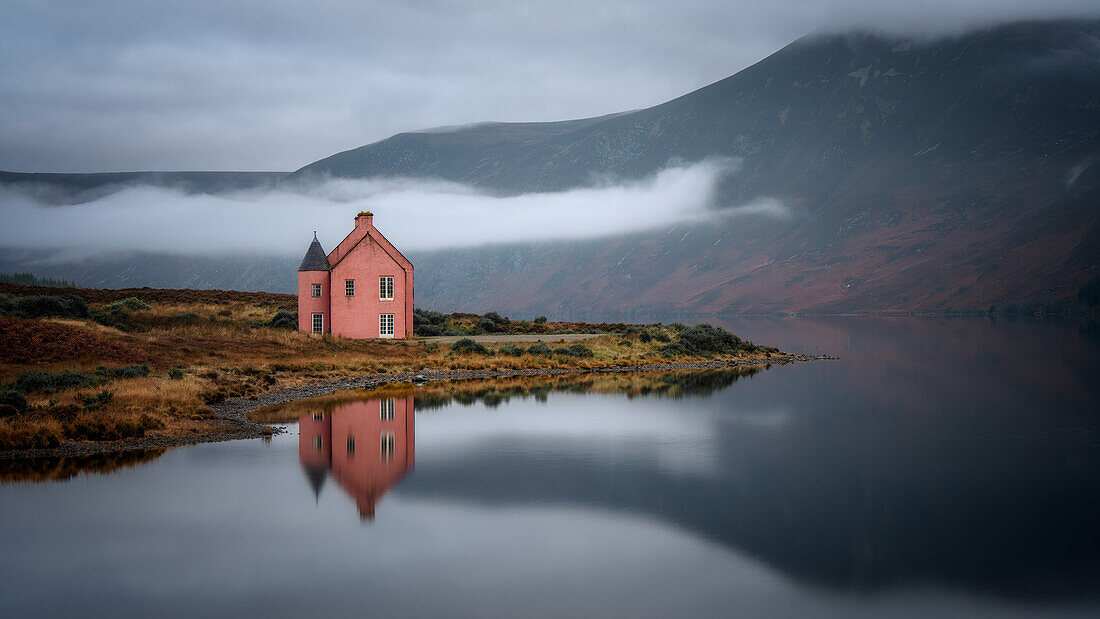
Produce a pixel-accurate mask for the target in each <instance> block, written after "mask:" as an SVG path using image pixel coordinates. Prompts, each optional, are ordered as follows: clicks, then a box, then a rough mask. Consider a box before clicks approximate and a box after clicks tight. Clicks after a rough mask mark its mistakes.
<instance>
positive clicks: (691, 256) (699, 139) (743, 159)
mask: <svg viewBox="0 0 1100 619" xmlns="http://www.w3.org/2000/svg"><path fill="white" fill-rule="evenodd" d="M708 157H729V158H732V159H735V160H737V161H739V162H740V168H739V171H738V172H737V173H735V174H733V175H730V176H729V177H727V178H726V179H725V180H724V181H723V182H722V184H721V186H720V188H719V191H718V194H717V196H716V197H715V209H716V211H717V212H722V211H723V210H725V209H729V208H731V207H736V206H738V205H741V204H745V203H747V202H750V201H752V200H754V199H757V198H761V197H769V198H775V199H779V200H781V201H782V202H783V203H784V204H786V205H787V206H788V207H789V208H790V210H791V212H792V217H790V218H789V219H786V220H780V219H768V218H761V217H747V216H746V217H734V218H719V219H717V221H716V222H714V223H710V224H707V225H694V226H689V225H679V226H675V227H673V228H671V229H663V230H654V231H651V232H647V233H639V234H633V235H629V236H622V237H613V238H605V239H600V240H596V241H586V242H573V243H539V244H528V245H520V244H509V243H507V242H506V241H507V239H502V244H500V245H497V246H493V247H488V248H478V249H463V250H448V251H441V252H432V253H420V254H414V255H411V256H410V258H412V259H413V262H414V263H415V264H416V267H417V304H418V305H420V306H425V307H434V308H437V309H442V310H482V311H484V310H488V309H495V310H498V311H506V312H526V313H530V314H540V313H584V312H595V313H598V312H641V313H646V312H653V313H661V312H699V313H721V312H731V313H732V312H866V311H932V312H935V311H947V310H986V309H990V308H1003V307H1005V306H1007V305H1011V304H1019V303H1024V304H1046V303H1053V304H1054V305H1057V304H1058V303H1060V302H1063V301H1065V300H1067V299H1075V298H1077V296H1078V294H1079V291H1080V290H1081V289H1082V287H1083V286H1085V285H1086V283H1087V282H1089V281H1090V280H1094V279H1095V278H1096V277H1097V276H1100V21H1047V22H1026V23H1016V24H1009V25H1004V26H999V27H995V28H990V29H986V30H981V31H976V32H971V33H968V34H965V35H960V36H956V37H951V38H943V39H939V40H906V39H903V38H897V37H887V36H880V35H876V34H869V33H852V34H847V35H830V36H810V37H805V38H803V39H800V40H798V41H796V42H794V43H792V44H791V45H789V46H787V47H785V48H784V49H782V50H780V51H778V52H776V53H775V54H773V55H771V56H770V57H768V58H766V59H764V60H762V61H761V62H759V63H757V64H755V65H753V66H751V67H749V68H747V69H745V70H743V71H741V72H739V73H737V74H736V75H734V76H732V77H729V78H727V79H724V80H722V81H720V82H717V83H715V84H712V85H710V86H707V87H705V88H702V89H700V90H697V91H695V92H692V93H690V94H687V95H684V96H683V97H680V98H678V99H674V100H672V101H669V102H667V103H664V104H661V105H658V106H655V107H652V108H648V109H643V110H637V111H632V112H624V113H621V114H615V115H610V116H604V117H600V118H592V119H583V120H573V121H566V122H547V123H482V124H477V125H470V126H464V127H457V128H447V129H437V130H430V131H419V132H410V133H402V134H399V135H396V136H393V137H391V138H389V139H386V140H382V141H380V142H376V143H374V144H369V145H366V146H363V147H360V148H357V149H354V150H350V151H347V152H343V153H339V154H336V155H333V156H331V157H327V158H325V159H322V160H320V161H317V162H315V163H312V164H310V165H308V166H305V167H304V168H302V169H300V170H297V171H296V172H294V173H292V174H291V175H289V176H288V177H287V178H286V179H284V180H279V179H278V178H273V177H264V176H256V177H236V180H235V181H234V182H237V181H240V182H244V181H247V182H256V183H275V182H279V183H288V184H293V183H298V182H303V181H306V180H308V179H310V178H316V177H326V176H334V177H340V178H375V177H393V176H407V177H422V178H442V179H447V180H451V181H456V182H461V183H466V184H469V185H472V186H475V187H479V188H482V189H484V190H486V191H491V192H493V193H498V194H519V193H524V192H531V191H560V190H566V189H570V188H575V187H581V186H586V185H588V184H591V183H593V182H594V181H593V179H594V178H599V179H604V180H606V179H608V178H620V179H637V178H642V177H646V176H649V175H652V174H654V173H655V172H657V171H659V170H661V169H662V168H664V167H666V166H668V165H669V164H670V162H688V163H690V162H696V161H700V160H703V159H706V158H708ZM257 174H260V173H257ZM273 176H274V175H273ZM232 178H233V177H226V179H222V180H227V181H228V180H230V179H232ZM97 180H98V179H97ZM0 182H6V181H4V178H3V177H2V175H0ZM20 182H22V181H20ZM165 182H167V181H165ZM194 182H195V183H197V184H196V186H197V187H198V186H206V187H209V185H203V183H202V182H200V181H199V180H195V181H194ZM211 182H213V181H211ZM67 186H76V185H67ZM104 186H109V184H101V185H97V187H98V189H95V191H102V190H103V189H102V188H103V187H104ZM89 191H91V190H89ZM62 194H63V195H71V194H65V193H64V192H62ZM75 195H77V196H80V195H86V194H80V193H79V192H77V193H76V194H75ZM66 199H68V200H70V201H71V200H72V198H62V199H60V200H59V201H60V202H64V201H65V200H66ZM592 208H593V209H599V208H600V205H599V204H593V205H592ZM476 224H477V222H471V225H476ZM204 260H205V259H202V258H194V259H191V258H177V257H172V256H165V257H163V259H153V257H148V256H146V257H145V258H143V260H142V261H141V262H140V263H135V262H130V263H127V262H126V261H125V260H124V259H122V258H119V259H117V260H116V261H115V262H110V261H103V262H100V263H99V265H100V266H99V267H92V266H89V265H90V263H88V262H82V263H81V264H80V265H72V266H74V267H77V266H79V268H78V269H77V270H76V271H66V270H64V269H62V268H61V267H59V266H58V265H57V262H56V261H53V262H50V261H48V260H47V261H45V263H46V264H47V266H48V268H47V267H42V268H40V267H39V266H31V265H27V266H24V264H25V262H21V261H20V259H19V258H18V256H16V254H15V253H12V252H8V253H6V254H3V255H0V268H5V269H9V270H12V269H20V270H23V269H26V268H33V270H35V272H37V273H42V274H44V275H49V276H52V277H65V278H68V279H77V280H78V281H80V282H82V283H85V284H87V285H96V286H107V285H136V284H137V283H139V282H140V283H155V284H156V285H159V286H172V287H178V286H185V285H186V286H192V285H198V284H191V283H184V282H179V281H172V280H171V278H173V277H181V278H183V277H185V278H187V279H188V281H194V282H199V283H201V284H202V285H205V283H206V282H209V283H210V284H211V285H216V286H220V287H227V286H228V287H235V288H244V289H267V290H287V289H288V288H287V286H288V284H287V283H286V280H285V279H284V278H283V276H282V275H281V274H280V275H279V276H277V277H276V276H275V271H274V268H275V267H274V264H275V262H274V261H273V260H266V262H263V263H258V264H260V267H259V268H255V269H253V270H252V271H251V272H250V273H251V274H250V275H242V273H243V272H233V271H232V270H231V269H230V268H228V267H227V266H226V265H227V263H226V262H225V261H222V260H213V259H211V260H205V261H204ZM173 261H174V262H173ZM127 265H128V266H127ZM119 268H121V269H123V271H122V277H123V278H124V281H122V280H120V281H118V283H117V284H112V283H111V281H112V277H115V278H117V277H119V276H120V275H119V272H118V271H115V272H111V271H109V270H108V269H119ZM150 269H153V270H155V271H156V273H157V275H156V281H155V282H150V281H149V280H150V277H149V276H151V274H152V271H150ZM291 275H292V274H291ZM242 277H245V278H246V279H247V281H241V278H242ZM231 279H232V280H234V281H227V280H231Z"/></svg>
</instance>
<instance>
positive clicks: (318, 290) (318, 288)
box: [313, 284, 321, 297]
mask: <svg viewBox="0 0 1100 619" xmlns="http://www.w3.org/2000/svg"><path fill="white" fill-rule="evenodd" d="M313 296H314V297H319V296H321V284H313Z"/></svg>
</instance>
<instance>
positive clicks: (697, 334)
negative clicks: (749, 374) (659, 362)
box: [661, 323, 751, 356]
mask: <svg viewBox="0 0 1100 619" xmlns="http://www.w3.org/2000/svg"><path fill="white" fill-rule="evenodd" d="M750 346H751V344H750V345H746V344H745V343H744V342H742V341H741V338H739V337H737V336H736V335H734V334H732V333H730V332H729V331H726V330H725V329H723V328H721V327H714V326H711V325H709V324H706V323H702V324H698V325H695V326H693V327H684V328H682V329H680V336H679V339H678V340H677V341H676V342H673V343H672V344H668V345H667V346H663V347H661V351H662V352H664V353H665V354H668V355H692V356H710V355H715V354H729V353H735V352H738V351H740V350H743V349H746V348H749V347H750Z"/></svg>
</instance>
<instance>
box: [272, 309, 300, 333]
mask: <svg viewBox="0 0 1100 619" xmlns="http://www.w3.org/2000/svg"><path fill="white" fill-rule="evenodd" d="M267 326H269V327H271V328H272V329H295V330H296V329H297V328H298V312H289V311H287V310H279V311H278V312H276V313H275V315H274V316H272V317H271V320H270V321H268V323H267Z"/></svg>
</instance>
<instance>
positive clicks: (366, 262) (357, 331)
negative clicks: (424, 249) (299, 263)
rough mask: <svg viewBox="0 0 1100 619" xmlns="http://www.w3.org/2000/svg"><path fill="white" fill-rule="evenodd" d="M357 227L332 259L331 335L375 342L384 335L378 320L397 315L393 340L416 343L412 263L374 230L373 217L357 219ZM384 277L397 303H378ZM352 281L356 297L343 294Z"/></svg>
mask: <svg viewBox="0 0 1100 619" xmlns="http://www.w3.org/2000/svg"><path fill="white" fill-rule="evenodd" d="M355 224H356V225H355V229H354V230H353V231H352V232H351V234H349V235H348V236H347V238H345V239H344V240H343V241H342V242H341V243H340V244H339V245H338V246H337V247H336V249H334V250H333V251H332V253H330V254H329V256H328V258H329V263H330V264H332V265H333V269H332V272H331V273H332V275H331V278H332V279H331V281H332V287H333V293H332V296H331V298H330V308H331V314H332V324H333V329H332V333H333V334H334V335H341V336H344V337H352V338H376V337H379V335H380V334H379V315H380V314H393V323H394V324H393V333H394V337H395V338H405V337H412V328H413V320H412V308H413V298H412V272H413V268H412V263H410V262H409V261H408V260H407V259H405V257H404V256H402V255H401V253H400V252H398V251H397V249H396V248H395V247H394V246H393V245H392V244H390V242H389V241H387V240H386V238H385V237H383V236H382V235H381V234H380V233H379V232H378V230H377V229H375V228H374V226H373V225H372V222H371V217H370V216H369V215H368V216H363V217H357V218H356V219H355ZM381 276H391V277H393V300H392V301H382V300H380V299H379V298H378V297H379V295H378V279H379V277H381ZM349 279H351V280H355V296H353V297H348V296H345V294H344V290H345V281H346V280H349ZM299 294H301V293H300V292H299Z"/></svg>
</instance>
